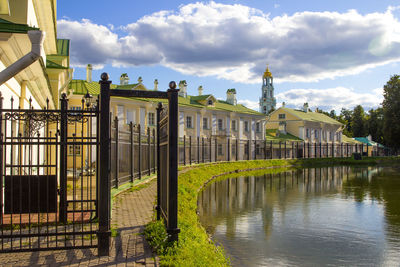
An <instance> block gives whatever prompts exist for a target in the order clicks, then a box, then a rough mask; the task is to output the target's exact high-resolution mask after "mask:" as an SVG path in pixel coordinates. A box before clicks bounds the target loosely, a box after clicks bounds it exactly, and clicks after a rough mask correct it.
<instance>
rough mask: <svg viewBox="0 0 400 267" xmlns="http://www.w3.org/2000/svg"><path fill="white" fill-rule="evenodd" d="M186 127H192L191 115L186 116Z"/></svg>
mask: <svg viewBox="0 0 400 267" xmlns="http://www.w3.org/2000/svg"><path fill="white" fill-rule="evenodd" d="M186 128H193V123H192V117H190V116H187V117H186Z"/></svg>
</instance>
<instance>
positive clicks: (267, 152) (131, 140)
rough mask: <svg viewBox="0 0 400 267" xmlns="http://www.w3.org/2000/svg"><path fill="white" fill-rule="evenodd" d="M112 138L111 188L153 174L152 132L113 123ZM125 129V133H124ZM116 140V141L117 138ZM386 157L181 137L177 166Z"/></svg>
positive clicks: (328, 146)
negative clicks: (229, 162)
mask: <svg viewBox="0 0 400 267" xmlns="http://www.w3.org/2000/svg"><path fill="white" fill-rule="evenodd" d="M111 124H112V134H111V185H112V186H113V187H118V186H119V185H121V184H124V183H126V182H132V181H133V180H134V179H136V178H138V179H140V178H141V177H142V176H143V175H150V174H152V173H155V172H156V169H157V158H156V151H157V148H156V135H155V130H154V129H150V128H147V129H145V130H144V129H141V126H140V125H136V124H132V123H131V124H129V125H128V126H129V127H126V126H124V127H123V128H124V130H123V129H122V127H120V126H119V124H118V118H115V119H114V120H113V122H112V123H111ZM126 129H128V130H126ZM116 136H118V138H116ZM353 153H359V154H360V155H362V156H389V155H391V150H390V149H388V148H380V147H371V146H367V145H364V144H350V143H332V142H328V143H309V142H303V141H286V142H285V141H281V142H279V141H268V140H244V139H236V138H221V137H193V136H183V137H181V138H179V140H178V163H179V164H180V165H191V164H198V163H206V162H216V161H238V160H255V159H294V158H331V157H336V158H345V157H353Z"/></svg>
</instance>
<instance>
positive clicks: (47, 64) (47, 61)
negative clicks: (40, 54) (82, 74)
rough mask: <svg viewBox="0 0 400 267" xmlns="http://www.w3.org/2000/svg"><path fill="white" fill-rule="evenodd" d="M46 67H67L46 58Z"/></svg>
mask: <svg viewBox="0 0 400 267" xmlns="http://www.w3.org/2000/svg"><path fill="white" fill-rule="evenodd" d="M46 68H50V69H68V67H64V66H61V65H60V64H57V63H55V62H54V61H51V60H49V59H46Z"/></svg>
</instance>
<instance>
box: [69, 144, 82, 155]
mask: <svg viewBox="0 0 400 267" xmlns="http://www.w3.org/2000/svg"><path fill="white" fill-rule="evenodd" d="M74 147H75V150H74ZM68 155H81V146H80V145H75V146H74V145H69V146H68Z"/></svg>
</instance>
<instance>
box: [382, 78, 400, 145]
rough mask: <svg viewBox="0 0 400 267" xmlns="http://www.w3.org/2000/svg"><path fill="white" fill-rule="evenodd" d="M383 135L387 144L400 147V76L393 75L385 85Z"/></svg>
mask: <svg viewBox="0 0 400 267" xmlns="http://www.w3.org/2000/svg"><path fill="white" fill-rule="evenodd" d="M383 98H384V100H383V103H382V109H383V117H384V122H383V137H384V141H385V144H386V145H388V146H390V147H393V148H395V149H399V148H400V138H399V137H400V76H399V75H393V76H392V77H391V78H390V80H389V81H388V82H387V83H386V85H385V86H384V87H383Z"/></svg>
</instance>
